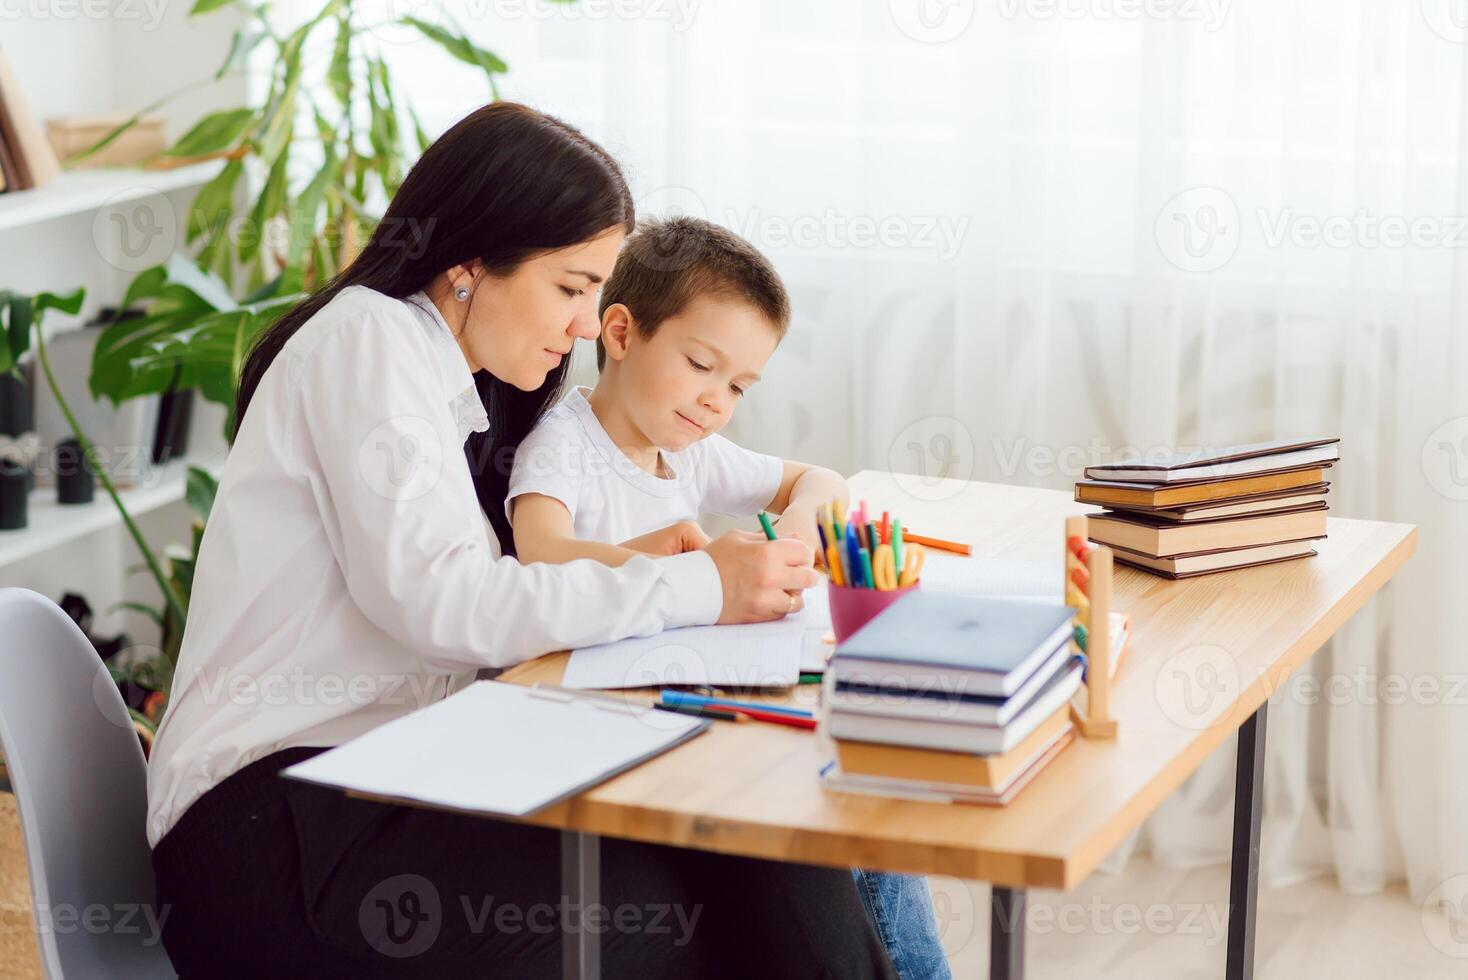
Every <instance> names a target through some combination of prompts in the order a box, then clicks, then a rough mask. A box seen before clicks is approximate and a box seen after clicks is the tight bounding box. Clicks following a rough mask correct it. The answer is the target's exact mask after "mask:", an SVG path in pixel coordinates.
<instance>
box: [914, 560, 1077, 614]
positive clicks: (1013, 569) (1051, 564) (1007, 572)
mask: <svg viewBox="0 0 1468 980" xmlns="http://www.w3.org/2000/svg"><path fill="white" fill-rule="evenodd" d="M1063 574H1064V565H1063V564H1062V563H1061V561H1060V556H1059V555H1057V556H1056V558H1055V560H1054V561H1016V560H1012V559H1006V558H964V557H962V556H960V555H945V554H941V553H939V552H936V551H933V550H932V549H929V550H928V552H927V557H926V558H925V559H924V560H923V572H922V586H921V587H922V590H923V591H924V592H945V593H950V594H953V595H971V596H993V597H996V598H1005V599H1047V600H1049V601H1051V602H1060V600H1061V596H1062V595H1063V592H1062V590H1061V588H1060V584H1061V577H1062V576H1063Z"/></svg>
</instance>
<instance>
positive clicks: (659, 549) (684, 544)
mask: <svg viewBox="0 0 1468 980" xmlns="http://www.w3.org/2000/svg"><path fill="white" fill-rule="evenodd" d="M710 540H712V539H710V538H709V536H708V535H707V534H705V533H704V531H703V528H701V527H699V526H698V524H696V523H695V522H693V521H679V522H678V523H677V524H669V525H668V526H667V527H664V528H659V529H658V530H656V531H649V532H648V533H647V534H644V535H641V536H640V537H636V538H632V539H630V540H628V541H623V542H622V545H621V546H622V547H623V548H630V549H632V550H633V551H643V552H646V553H647V554H649V555H681V554H683V553H684V552H685V551H697V550H698V549H700V548H702V547H704V546H705V545H706V544H708V543H709V541H710Z"/></svg>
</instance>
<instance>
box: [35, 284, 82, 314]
mask: <svg viewBox="0 0 1468 980" xmlns="http://www.w3.org/2000/svg"><path fill="white" fill-rule="evenodd" d="M86 298H87V291H86V290H85V289H82V288H80V287H78V288H77V289H75V290H73V291H71V292H69V293H63V294H59V295H58V294H57V293H37V294H36V316H37V317H39V316H41V314H43V313H45V312H46V311H47V310H60V311H61V312H62V313H65V314H67V315H68V316H76V315H77V314H78V313H80V312H81V311H82V301H83V300H85V299H86Z"/></svg>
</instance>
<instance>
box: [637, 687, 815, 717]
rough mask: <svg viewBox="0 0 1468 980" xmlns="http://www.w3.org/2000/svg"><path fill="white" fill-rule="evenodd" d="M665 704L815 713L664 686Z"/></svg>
mask: <svg viewBox="0 0 1468 980" xmlns="http://www.w3.org/2000/svg"><path fill="white" fill-rule="evenodd" d="M658 693H659V694H660V695H661V696H662V699H663V703H664V704H693V705H699V706H702V707H708V708H720V707H729V708H749V709H750V710H751V711H766V712H770V713H773V714H777V715H790V716H791V717H792V718H814V717H815V713H814V712H811V711H805V710H802V709H800V708H786V707H784V706H782V705H778V704H766V703H764V702H762V701H736V700H734V699H733V698H708V697H704V696H703V695H702V694H686V693H684V692H683V691H674V690H671V689H669V688H666V687H665V688H663V689H662V690H661V691H660V692H658Z"/></svg>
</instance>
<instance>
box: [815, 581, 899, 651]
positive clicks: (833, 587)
mask: <svg viewBox="0 0 1468 980" xmlns="http://www.w3.org/2000/svg"><path fill="white" fill-rule="evenodd" d="M921 584H922V583H921V582H914V583H912V584H911V585H909V586H907V587H905V588H901V589H894V590H892V591H891V592H883V591H881V590H880V589H852V588H847V587H846V586H844V585H837V584H835V583H834V582H828V583H827V585H826V590H827V601H829V602H830V604H831V631H832V632H833V633H835V634H836V642H837V643H845V642H846V638H847V637H849V636H851V634H853V633H855V632H856V631H857V630H859V629H861V628H862V627H863V626H865V625H866V624H867V623H868V622H870V621H871V620H872V618H873V617H875V616H876V615H877V613H879V612H881V611H882V610H883V609H886V608H887V607H888V606H890V605H892V603H894V602H896V601H897V600H898V599H901V598H902V597H903V596H905V595H907V594H908V593H909V592H912V591H913V590H915V589H916V588H917V587H918V586H919V585H921Z"/></svg>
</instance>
